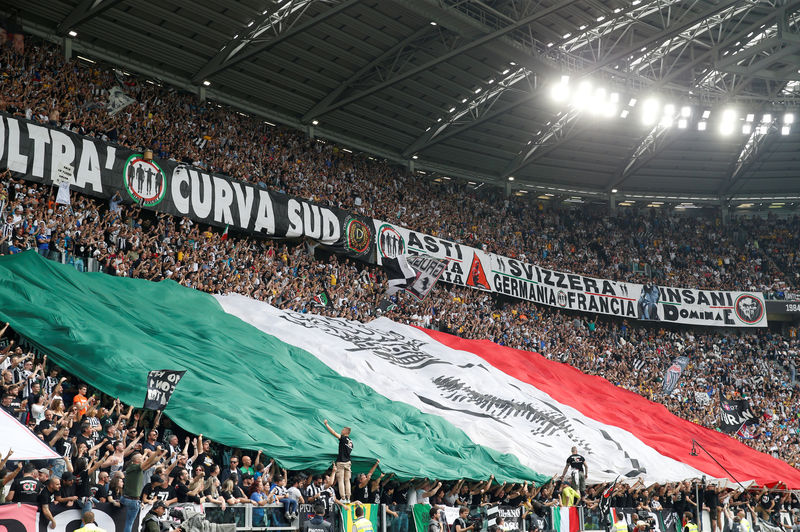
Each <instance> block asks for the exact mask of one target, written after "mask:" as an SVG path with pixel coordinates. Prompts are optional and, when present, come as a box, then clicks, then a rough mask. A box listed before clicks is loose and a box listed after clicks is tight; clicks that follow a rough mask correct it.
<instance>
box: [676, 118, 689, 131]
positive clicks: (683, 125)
mask: <svg viewBox="0 0 800 532" xmlns="http://www.w3.org/2000/svg"><path fill="white" fill-rule="evenodd" d="M688 125H689V122H688V121H687V120H686V119H685V118H681V119H679V120H678V129H686V126H688Z"/></svg>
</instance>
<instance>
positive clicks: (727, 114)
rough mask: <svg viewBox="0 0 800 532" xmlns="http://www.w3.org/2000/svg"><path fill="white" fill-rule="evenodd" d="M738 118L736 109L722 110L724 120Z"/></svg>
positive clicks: (728, 120) (729, 120)
mask: <svg viewBox="0 0 800 532" xmlns="http://www.w3.org/2000/svg"><path fill="white" fill-rule="evenodd" d="M734 120H736V109H731V108H730V107H729V108H728V109H725V110H724V111H722V121H723V122H733V121H734Z"/></svg>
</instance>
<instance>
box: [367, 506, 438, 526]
mask: <svg viewBox="0 0 800 532" xmlns="http://www.w3.org/2000/svg"><path fill="white" fill-rule="evenodd" d="M411 514H412V515H413V516H414V530H416V532H428V523H430V522H431V505H430V504H415V505H414V506H413V507H412V509H411ZM375 530H377V529H375Z"/></svg>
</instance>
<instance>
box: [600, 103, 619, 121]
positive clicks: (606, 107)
mask: <svg viewBox="0 0 800 532" xmlns="http://www.w3.org/2000/svg"><path fill="white" fill-rule="evenodd" d="M615 114H617V104H615V103H613V102H606V103H604V104H603V116H605V117H607V118H611V117H612V116H614V115H615Z"/></svg>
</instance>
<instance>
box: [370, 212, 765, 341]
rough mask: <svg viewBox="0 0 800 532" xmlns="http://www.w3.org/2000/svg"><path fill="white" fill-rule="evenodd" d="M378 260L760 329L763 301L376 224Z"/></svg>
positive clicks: (559, 296)
mask: <svg viewBox="0 0 800 532" xmlns="http://www.w3.org/2000/svg"><path fill="white" fill-rule="evenodd" d="M373 222H374V224H375V239H376V246H375V247H376V251H377V253H376V255H377V262H378V264H381V261H382V259H383V258H384V257H390V258H391V257H396V256H397V255H399V254H402V253H409V254H412V255H413V254H426V255H430V256H431V257H435V258H438V259H443V260H446V261H447V269H446V270H445V272H444V275H442V280H443V281H445V282H448V283H453V284H456V285H459V286H469V287H471V288H477V289H480V290H488V291H491V292H494V293H497V294H503V295H506V296H509V297H513V298H517V299H524V300H526V301H533V302H534V303H537V304H541V305H548V306H551V307H558V308H563V309H566V310H576V311H580V312H589V313H592V314H607V315H610V316H619V317H622V318H629V319H640V320H648V321H664V322H671V323H682V324H690V325H711V326H721V327H766V326H767V313H766V312H765V303H764V296H763V294H761V293H758V292H731V291H723V290H719V291H715V290H697V289H694V288H670V287H663V286H657V285H652V284H647V285H642V284H638V283H626V282H621V281H612V280H609V279H598V278H595V277H586V276H584V275H579V274H576V273H565V272H559V271H555V270H548V269H546V268H542V267H540V266H536V265H534V264H528V263H525V262H522V261H519V260H516V259H512V258H509V257H504V256H502V255H497V254H495V253H486V252H485V251H482V250H479V249H475V248H472V247H469V246H464V245H461V244H457V243H455V242H450V241H449V240H444V239H441V238H437V237H435V236H431V235H426V234H425V233H419V232H417V231H412V230H410V229H406V228H405V227H401V226H399V225H394V224H390V223H386V222H381V221H379V220H373Z"/></svg>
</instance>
